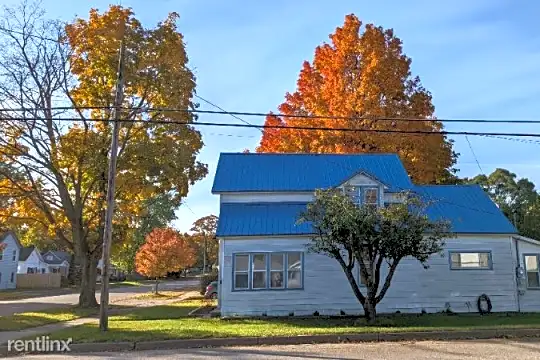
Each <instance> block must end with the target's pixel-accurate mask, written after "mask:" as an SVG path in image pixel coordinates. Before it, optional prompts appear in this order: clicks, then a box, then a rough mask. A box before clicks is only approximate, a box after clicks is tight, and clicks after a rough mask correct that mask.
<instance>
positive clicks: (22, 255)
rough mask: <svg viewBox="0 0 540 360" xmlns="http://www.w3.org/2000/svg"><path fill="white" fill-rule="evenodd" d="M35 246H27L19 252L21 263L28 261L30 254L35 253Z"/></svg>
mask: <svg viewBox="0 0 540 360" xmlns="http://www.w3.org/2000/svg"><path fill="white" fill-rule="evenodd" d="M34 249H35V246H27V247H23V248H21V251H20V252H19V261H26V259H28V257H29V256H30V254H32V252H33V251H34Z"/></svg>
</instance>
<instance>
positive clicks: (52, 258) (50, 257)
mask: <svg viewBox="0 0 540 360" xmlns="http://www.w3.org/2000/svg"><path fill="white" fill-rule="evenodd" d="M41 257H43V261H45V262H46V263H47V264H51V265H59V264H61V263H63V262H64V261H67V262H68V263H69V262H70V261H71V254H69V253H68V252H65V251H53V250H49V251H45V252H43V253H41Z"/></svg>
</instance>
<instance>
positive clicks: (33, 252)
mask: <svg viewBox="0 0 540 360" xmlns="http://www.w3.org/2000/svg"><path fill="white" fill-rule="evenodd" d="M48 272H49V266H48V264H47V263H46V262H45V261H44V260H43V257H42V256H41V254H40V252H39V251H38V249H37V248H36V247H35V246H28V247H23V248H22V249H21V252H20V254H19V263H18V267H17V273H18V274H46V273H48Z"/></svg>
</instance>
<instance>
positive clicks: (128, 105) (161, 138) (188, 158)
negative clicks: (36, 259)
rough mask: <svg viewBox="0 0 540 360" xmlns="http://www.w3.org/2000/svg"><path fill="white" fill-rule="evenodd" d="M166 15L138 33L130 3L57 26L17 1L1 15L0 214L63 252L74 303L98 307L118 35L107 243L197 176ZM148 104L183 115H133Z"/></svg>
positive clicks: (186, 96) (184, 83) (182, 75)
mask: <svg viewBox="0 0 540 360" xmlns="http://www.w3.org/2000/svg"><path fill="white" fill-rule="evenodd" d="M177 19H178V14H176V13H171V14H169V16H167V17H166V18H165V19H164V20H163V21H162V22H160V23H158V24H157V25H156V26H155V27H153V28H145V27H143V25H142V24H141V23H140V22H139V21H138V20H137V19H136V17H135V14H134V13H133V11H132V10H131V9H129V8H123V7H121V6H111V7H109V8H108V9H107V10H106V11H103V12H99V11H98V10H95V9H92V10H91V11H90V13H89V15H88V17H87V18H85V19H83V18H78V19H76V20H75V21H73V22H72V23H71V24H68V25H67V26H66V25H65V24H62V23H60V22H58V21H49V20H47V19H46V18H45V17H44V11H43V10H42V9H40V8H39V6H38V5H35V6H34V5H28V4H27V3H25V2H23V4H22V5H21V6H20V7H18V8H8V9H5V12H4V14H3V16H0V25H2V27H3V28H5V29H8V31H2V32H1V33H0V45H1V46H2V51H1V52H0V68H2V71H1V73H0V102H1V103H2V104H3V107H5V108H8V109H14V110H13V111H5V112H4V113H3V114H2V116H3V118H4V120H5V121H2V122H1V124H0V162H1V163H3V164H5V166H4V167H0V195H2V196H3V195H6V194H10V196H11V199H12V201H10V202H9V204H8V206H5V207H2V208H0V217H1V218H3V219H6V221H9V223H8V226H9V227H10V228H11V227H15V228H34V229H36V231H35V232H34V233H37V234H40V233H46V234H47V235H48V237H49V238H50V239H53V240H54V242H55V243H56V244H57V245H58V247H59V248H63V249H67V250H68V251H70V252H72V253H73V255H74V256H73V261H72V262H71V267H72V268H71V269H70V272H69V277H70V280H71V281H72V282H73V283H74V284H77V285H79V289H80V295H79V305H80V306H81V307H94V306H97V301H96V297H95V290H96V275H97V268H96V266H97V263H98V260H99V259H100V258H101V256H102V243H103V234H104V215H105V209H106V204H107V202H106V193H107V180H108V179H107V177H108V173H107V170H108V157H109V156H108V155H109V154H110V153H111V151H112V149H111V148H110V144H111V133H112V123H111V120H112V119H113V111H112V108H113V105H114V97H115V96H114V94H115V91H114V90H115V83H116V78H117V75H116V74H117V66H118V50H119V48H120V43H121V41H122V40H123V41H124V44H125V47H126V52H125V54H126V56H125V71H124V78H125V89H124V90H125V91H124V99H123V103H122V107H123V108H124V109H123V110H122V113H121V118H122V119H124V120H127V121H124V122H122V124H121V129H120V133H119V146H118V149H114V151H117V152H118V163H117V177H116V189H115V194H114V195H115V204H114V210H115V212H114V218H113V223H114V228H113V244H115V243H120V242H122V241H126V240H127V239H130V236H129V234H130V233H131V231H132V229H133V227H136V226H137V225H138V221H139V219H140V217H141V214H142V213H144V211H145V201H146V199H151V198H153V197H155V196H156V195H158V194H163V193H171V194H173V199H174V202H175V203H176V205H177V206H180V204H181V202H182V199H183V198H184V197H185V196H186V195H187V193H188V190H189V188H190V186H192V185H193V184H194V183H195V182H197V181H198V180H200V179H202V178H204V176H205V175H206V174H207V167H206V165H205V164H202V163H200V162H199V161H198V160H197V156H198V154H199V151H200V150H201V148H202V146H203V142H202V138H201V134H200V133H199V132H198V131H197V130H196V129H194V128H193V126H190V125H179V124H178V123H179V122H180V123H185V124H190V123H192V122H193V121H194V120H195V119H196V118H195V116H194V115H193V114H192V113H191V112H190V111H189V110H190V109H193V108H195V107H196V104H195V103H193V95H194V93H195V76H194V74H193V73H192V72H191V71H190V70H189V67H188V57H187V53H186V49H185V46H184V40H183V36H182V34H181V33H180V32H179V30H178V28H177ZM9 30H12V31H9ZM50 39H56V40H57V41H50ZM59 107H62V109H59ZM66 107H68V108H69V109H66ZM89 107H91V108H94V110H90V109H88V108H89ZM156 108H174V109H181V110H183V111H178V112H163V111H156V110H152V111H150V110H148V111H141V110H140V109H156ZM15 109H25V111H17V110H15ZM59 118H63V119H64V120H63V121H62V120H59ZM66 119H68V120H69V119H75V120H76V121H71V120H69V121H66ZM14 174H17V176H15V175H14ZM19 175H21V176H19Z"/></svg>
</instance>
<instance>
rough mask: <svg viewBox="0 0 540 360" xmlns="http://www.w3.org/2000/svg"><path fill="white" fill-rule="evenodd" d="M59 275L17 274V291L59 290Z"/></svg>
mask: <svg viewBox="0 0 540 360" xmlns="http://www.w3.org/2000/svg"><path fill="white" fill-rule="evenodd" d="M61 277H62V275H60V273H56V274H53V273H49V274H17V289H38V288H41V289H43V288H47V289H51V288H59V287H60V279H61Z"/></svg>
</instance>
